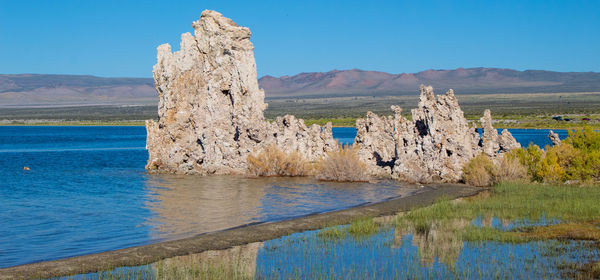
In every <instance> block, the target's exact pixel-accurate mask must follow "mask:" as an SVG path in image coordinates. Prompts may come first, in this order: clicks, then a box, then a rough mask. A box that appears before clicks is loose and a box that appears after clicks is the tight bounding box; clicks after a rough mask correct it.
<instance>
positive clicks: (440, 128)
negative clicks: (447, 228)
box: [355, 86, 520, 183]
mask: <svg viewBox="0 0 600 280" xmlns="http://www.w3.org/2000/svg"><path fill="white" fill-rule="evenodd" d="M420 91H421V96H420V100H419V104H418V106H417V108H415V109H413V110H412V111H411V113H412V121H409V120H407V119H405V118H403V117H402V115H401V113H402V109H400V108H399V107H397V106H392V110H393V111H394V116H390V117H379V116H377V115H375V114H373V113H371V112H369V113H367V117H366V118H365V119H359V120H357V121H356V126H357V135H356V139H355V143H356V144H357V145H358V146H359V156H360V157H361V159H362V160H363V161H365V162H366V163H367V164H368V166H369V170H370V172H371V174H373V175H382V174H384V175H390V176H392V177H394V178H397V179H400V180H405V181H412V182H421V183H428V182H438V181H441V182H456V181H459V180H460V179H461V178H462V168H463V166H464V165H465V164H466V163H467V162H468V161H469V160H470V159H471V158H473V157H474V156H476V155H478V154H479V153H482V152H483V153H485V154H487V155H488V156H490V157H493V158H495V157H500V156H501V153H503V152H506V151H510V150H512V149H514V148H516V147H519V146H520V145H519V144H518V143H517V142H516V140H515V139H514V138H513V137H512V135H511V134H510V132H508V131H506V130H505V131H503V132H502V134H501V135H498V133H497V131H496V130H495V129H494V128H493V126H492V122H491V114H490V112H489V110H486V111H485V112H484V117H483V118H482V119H481V124H482V126H483V131H482V135H481V136H480V135H479V133H477V131H476V130H475V127H470V126H469V124H468V123H467V120H466V119H465V117H464V113H463V111H462V110H461V109H460V106H459V104H458V100H457V99H456V96H455V95H454V92H453V91H452V90H449V91H448V92H446V94H444V95H439V96H437V97H436V96H435V94H434V92H433V88H432V87H430V86H421V88H420ZM391 147H394V148H393V150H391V149H392V148H391Z"/></svg>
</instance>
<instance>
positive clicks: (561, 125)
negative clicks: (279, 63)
mask: <svg viewBox="0 0 600 280" xmlns="http://www.w3.org/2000/svg"><path fill="white" fill-rule="evenodd" d="M456 96H457V98H459V100H460V106H461V108H462V110H463V111H464V114H465V117H466V119H467V120H468V121H469V122H475V123H476V124H477V125H478V126H480V124H479V118H480V117H481V114H482V112H483V111H484V110H485V109H490V110H491V113H492V119H493V120H494V122H493V125H494V127H496V128H531V129H573V128H580V127H583V126H590V127H592V128H594V129H600V92H570V93H511V94H499V93H488V94H484V93H481V94H460V92H458V93H457V94H456ZM418 99H419V95H418V94H410V95H389V96H384V95H372V96H366V95H355V96H354V95H353V96H321V97H313V96H311V97H293V96H292V97H285V98H268V97H267V98H266V99H265V102H266V103H268V104H269V106H268V107H267V110H266V111H265V112H264V114H265V118H266V119H267V120H270V121H273V120H274V119H275V118H276V117H277V116H283V115H285V114H290V115H294V116H295V117H296V118H301V119H304V122H305V124H307V125H311V124H318V125H324V124H326V123H327V122H331V123H332V124H333V126H335V127H348V126H351V127H354V126H355V122H356V119H358V118H364V117H365V115H366V113H367V111H372V112H373V113H375V114H377V115H379V116H387V115H391V114H393V112H392V110H391V109H390V105H392V104H395V105H398V106H400V107H402V108H403V109H404V111H403V112H404V113H403V117H405V118H407V119H411V114H410V110H411V109H413V108H414V107H415V105H416V104H417V103H418ZM554 117H560V119H559V120H557V119H553V118H554ZM156 118H157V107H156V105H139V106H117V105H115V106H109V105H102V106H100V105H99V106H71V107H68V106H65V107H43V108H16V107H2V108H0V125H79V126H87V125H136V126H142V125H144V121H145V120H147V119H156Z"/></svg>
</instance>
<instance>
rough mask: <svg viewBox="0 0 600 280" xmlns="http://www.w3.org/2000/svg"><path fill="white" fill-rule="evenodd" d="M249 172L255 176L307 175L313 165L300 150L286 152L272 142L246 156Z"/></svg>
mask: <svg viewBox="0 0 600 280" xmlns="http://www.w3.org/2000/svg"><path fill="white" fill-rule="evenodd" d="M246 162H247V165H248V173H249V174H250V175H253V176H307V175H309V174H311V173H312V172H313V166H312V164H311V163H310V162H308V161H307V160H306V159H305V158H304V156H302V154H300V153H299V152H298V151H293V152H290V153H286V152H284V151H282V150H280V149H279V148H278V147H277V145H275V144H271V145H269V146H267V147H265V148H264V149H262V150H260V151H254V152H253V153H251V154H249V155H248V157H247V158H246Z"/></svg>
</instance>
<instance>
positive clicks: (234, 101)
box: [146, 11, 337, 174]
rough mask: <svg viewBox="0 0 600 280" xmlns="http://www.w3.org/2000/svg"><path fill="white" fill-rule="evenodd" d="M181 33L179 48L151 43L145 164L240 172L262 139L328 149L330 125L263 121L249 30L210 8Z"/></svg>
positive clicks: (311, 150)
mask: <svg viewBox="0 0 600 280" xmlns="http://www.w3.org/2000/svg"><path fill="white" fill-rule="evenodd" d="M193 27H194V35H192V34H190V33H184V34H182V35H181V45H180V50H179V51H177V52H174V53H172V52H171V47H170V46H169V45H168V44H164V45H161V46H159V47H158V50H157V63H156V65H155V66H154V70H153V76H154V82H155V86H156V90H157V91H158V94H159V104H158V117H159V119H158V121H157V122H155V121H152V120H149V121H147V122H146V129H147V132H148V136H147V142H146V143H147V148H148V153H149V159H148V164H147V165H146V168H147V169H148V170H151V171H158V172H171V173H196V174H213V173H216V174H232V173H244V172H245V170H246V157H247V155H248V154H249V153H250V152H252V151H254V150H260V149H262V148H263V147H265V146H266V145H268V144H270V143H277V144H278V146H279V147H280V148H282V149H284V150H290V149H298V150H300V151H302V153H303V154H305V155H306V156H307V157H309V158H311V159H314V158H317V157H319V156H322V155H324V154H325V153H326V152H327V151H331V150H333V149H336V148H337V146H336V145H335V141H334V140H333V136H332V134H331V126H330V125H329V126H326V127H324V128H321V127H319V126H311V127H310V128H308V127H306V125H304V122H303V121H302V120H296V119H295V118H294V117H293V116H286V117H283V118H278V119H277V121H276V122H275V123H269V122H266V121H265V119H264V115H263V112H264V110H265V109H266V107H267V105H266V104H265V103H264V92H263V90H262V89H260V88H259V87H258V80H257V77H256V76H257V74H256V63H255V60H254V53H253V50H254V47H253V45H252V43H251V42H250V36H251V32H250V30H249V29H248V28H246V27H240V26H238V25H237V24H235V23H234V22H233V21H232V20H230V19H228V18H225V17H223V16H222V15H221V14H219V13H217V12H215V11H204V12H202V15H201V17H200V20H198V21H196V22H194V23H193Z"/></svg>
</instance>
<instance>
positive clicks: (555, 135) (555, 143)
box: [548, 130, 560, 146]
mask: <svg viewBox="0 0 600 280" xmlns="http://www.w3.org/2000/svg"><path fill="white" fill-rule="evenodd" d="M548 138H549V139H550V141H552V146H558V145H560V136H558V133H556V132H554V131H552V130H550V133H549V134H548Z"/></svg>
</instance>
